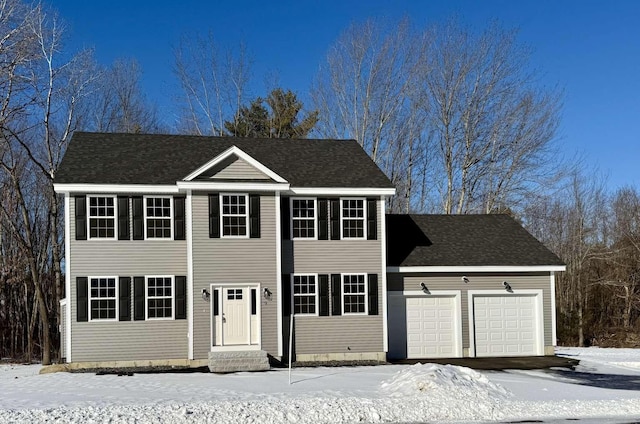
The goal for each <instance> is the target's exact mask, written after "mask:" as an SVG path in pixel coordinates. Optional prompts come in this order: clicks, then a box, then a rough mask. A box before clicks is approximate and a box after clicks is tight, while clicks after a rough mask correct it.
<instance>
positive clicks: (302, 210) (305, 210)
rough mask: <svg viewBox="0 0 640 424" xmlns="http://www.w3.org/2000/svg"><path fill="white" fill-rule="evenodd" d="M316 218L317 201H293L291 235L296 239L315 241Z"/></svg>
mask: <svg viewBox="0 0 640 424" xmlns="http://www.w3.org/2000/svg"><path fill="white" fill-rule="evenodd" d="M316 218H317V217H316V199H291V234H292V235H293V238H294V239H300V238H308V239H315V238H316V226H317V224H316V223H317V220H316Z"/></svg>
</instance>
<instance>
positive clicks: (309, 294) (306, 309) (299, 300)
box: [293, 275, 318, 315]
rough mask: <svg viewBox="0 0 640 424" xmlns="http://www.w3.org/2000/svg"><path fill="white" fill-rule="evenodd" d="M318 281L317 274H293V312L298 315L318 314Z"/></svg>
mask: <svg viewBox="0 0 640 424" xmlns="http://www.w3.org/2000/svg"><path fill="white" fill-rule="evenodd" d="M316 281H317V276H316V275H294V276H293V312H294V313H295V314H296V315H317V312H318V311H317V308H316V305H317V303H318V299H317V296H318V290H317V289H316V287H317V286H316Z"/></svg>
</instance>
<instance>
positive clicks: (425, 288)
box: [420, 281, 431, 294]
mask: <svg viewBox="0 0 640 424" xmlns="http://www.w3.org/2000/svg"><path fill="white" fill-rule="evenodd" d="M420 287H422V291H423V292H424V294H431V292H430V291H429V289H428V288H427V285H426V284H425V283H424V281H423V282H422V283H420Z"/></svg>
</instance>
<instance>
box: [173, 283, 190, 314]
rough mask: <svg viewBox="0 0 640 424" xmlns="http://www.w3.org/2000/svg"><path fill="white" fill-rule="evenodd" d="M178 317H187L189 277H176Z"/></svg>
mask: <svg viewBox="0 0 640 424" xmlns="http://www.w3.org/2000/svg"><path fill="white" fill-rule="evenodd" d="M175 318H176V319H187V277H184V276H180V277H176V314H175Z"/></svg>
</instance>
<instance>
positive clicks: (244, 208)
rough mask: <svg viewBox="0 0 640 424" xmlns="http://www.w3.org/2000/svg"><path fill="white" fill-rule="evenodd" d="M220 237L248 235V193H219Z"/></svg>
mask: <svg viewBox="0 0 640 424" xmlns="http://www.w3.org/2000/svg"><path fill="white" fill-rule="evenodd" d="M220 206H221V207H220V209H221V212H222V213H221V214H220V215H221V217H222V219H221V225H222V231H221V235H222V237H237V238H247V237H249V226H248V223H249V195H247V194H226V193H224V194H220Z"/></svg>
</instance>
